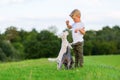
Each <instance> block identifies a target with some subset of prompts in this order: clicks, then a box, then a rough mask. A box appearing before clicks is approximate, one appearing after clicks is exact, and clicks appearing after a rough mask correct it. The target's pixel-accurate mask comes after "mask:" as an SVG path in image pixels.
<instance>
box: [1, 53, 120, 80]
mask: <svg viewBox="0 0 120 80" xmlns="http://www.w3.org/2000/svg"><path fill="white" fill-rule="evenodd" d="M84 60H85V62H84V67H83V68H74V69H72V70H65V69H64V67H63V68H62V70H57V68H56V63H55V62H49V61H48V60H47V59H46V58H42V59H36V60H25V61H21V62H9V63H0V80H120V62H119V61H120V55H114V56H113V55H109V56H85V57H84Z"/></svg>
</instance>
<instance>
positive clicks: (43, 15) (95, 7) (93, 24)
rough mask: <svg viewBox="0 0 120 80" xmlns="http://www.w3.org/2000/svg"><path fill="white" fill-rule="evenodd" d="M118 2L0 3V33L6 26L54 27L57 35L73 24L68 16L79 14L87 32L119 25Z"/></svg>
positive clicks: (16, 0)
mask: <svg viewBox="0 0 120 80" xmlns="http://www.w3.org/2000/svg"><path fill="white" fill-rule="evenodd" d="M119 3H120V0H0V32H1V33H2V32H4V31H5V29H6V28H7V27H9V26H15V27H17V29H18V30H20V29H24V30H26V31H31V30H32V29H33V28H35V29H36V30H37V31H41V30H43V29H48V28H49V27H51V26H56V27H57V29H58V33H60V32H62V31H63V30H64V29H66V28H67V27H66V24H65V21H66V20H69V21H70V24H72V23H73V21H72V19H71V18H70V17H69V14H70V13H71V12H72V10H74V9H79V10H80V11H81V15H82V16H81V20H82V22H83V23H84V24H85V29H86V30H100V29H102V27H104V26H110V27H112V26H114V25H120V5H119Z"/></svg>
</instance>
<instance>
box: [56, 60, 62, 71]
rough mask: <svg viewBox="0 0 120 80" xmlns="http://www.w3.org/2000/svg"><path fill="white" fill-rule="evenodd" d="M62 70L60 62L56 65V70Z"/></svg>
mask: <svg viewBox="0 0 120 80" xmlns="http://www.w3.org/2000/svg"><path fill="white" fill-rule="evenodd" d="M61 68H62V62H61V61H60V62H59V63H58V65H57V69H58V70H59V69H61Z"/></svg>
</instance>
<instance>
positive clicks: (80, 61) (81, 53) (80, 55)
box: [77, 42, 83, 67]
mask: <svg viewBox="0 0 120 80" xmlns="http://www.w3.org/2000/svg"><path fill="white" fill-rule="evenodd" d="M77 50H78V56H79V64H80V67H83V43H82V42H79V45H78V47H77Z"/></svg>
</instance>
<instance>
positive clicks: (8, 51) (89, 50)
mask: <svg viewBox="0 0 120 80" xmlns="http://www.w3.org/2000/svg"><path fill="white" fill-rule="evenodd" d="M65 30H67V31H68V32H69V35H68V37H67V39H68V41H69V42H70V43H71V42H72V41H73V40H72V33H71V31H70V30H69V29H65ZM56 32H57V28H56V27H55V26H51V27H49V28H48V29H47V30H42V31H40V32H37V31H36V29H32V30H31V31H29V32H28V31H25V30H23V29H21V30H20V31H18V30H17V28H16V27H14V26H10V27H8V28H7V29H6V31H5V33H2V34H1V33H0V56H1V57H0V61H12V60H13V61H14V60H23V59H36V58H42V57H56V56H57V55H58V53H59V50H60V47H61V39H59V38H58V37H57V36H56ZM119 36H120V27H119V26H117V25H115V26H113V27H109V26H105V27H103V29H102V30H98V31H94V30H89V31H86V34H85V36H84V40H85V41H84V55H109V54H120V45H119V44H120V37H119ZM71 51H72V54H73V50H71Z"/></svg>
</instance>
